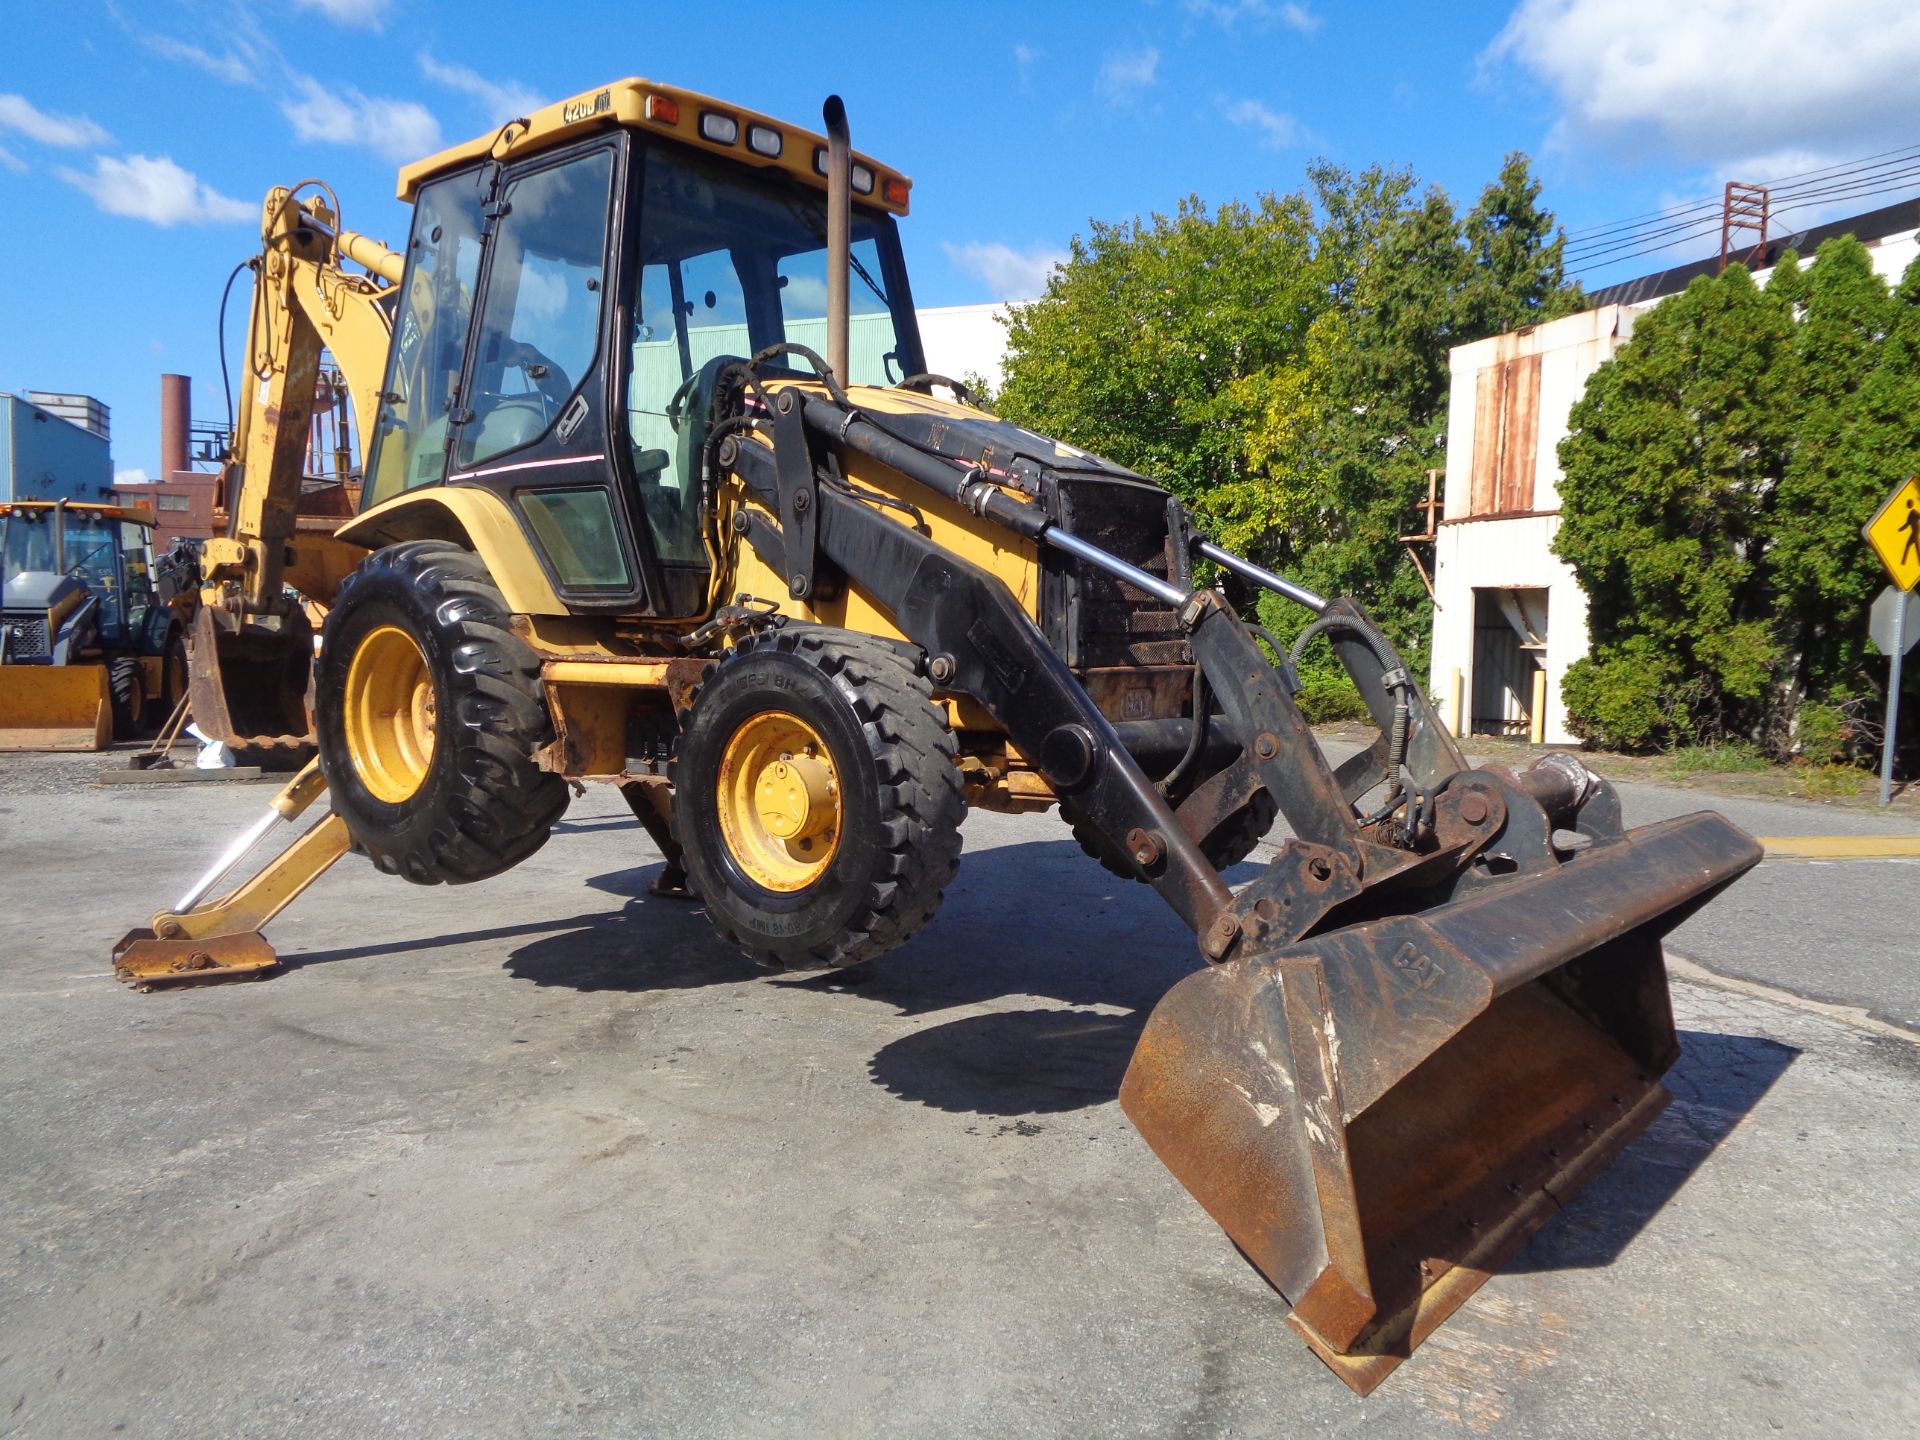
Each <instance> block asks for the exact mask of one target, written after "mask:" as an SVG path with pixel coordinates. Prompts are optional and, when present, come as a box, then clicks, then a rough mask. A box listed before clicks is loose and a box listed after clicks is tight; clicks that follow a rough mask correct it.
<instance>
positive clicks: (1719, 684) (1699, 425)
mask: <svg viewBox="0 0 1920 1440" xmlns="http://www.w3.org/2000/svg"><path fill="white" fill-rule="evenodd" d="M1795 339H1796V335H1795V327H1794V319H1793V311H1792V308H1791V306H1790V305H1789V303H1788V302H1787V300H1786V299H1785V298H1784V297H1783V295H1781V294H1776V293H1772V292H1769V291H1764V290H1761V289H1760V288H1758V287H1757V286H1756V285H1755V284H1754V283H1753V280H1752V278H1751V277H1750V276H1749V275H1748V274H1747V272H1746V270H1745V269H1744V268H1742V267H1740V266H1737V265H1736V266H1730V267H1729V268H1728V269H1727V271H1726V273H1725V274H1723V275H1721V276H1718V277H1716V278H1711V279H1709V278H1706V277H1702V278H1700V279H1696V280H1695V281H1694V282H1693V283H1692V284H1691V285H1689V286H1688V287H1687V289H1686V291H1685V292H1684V293H1682V294H1680V295H1677V296H1674V297H1673V298H1671V299H1669V300H1667V301H1666V302H1664V303H1663V304H1662V305H1661V306H1660V307H1659V308H1658V309H1656V310H1653V311H1651V312H1650V313H1648V314H1646V315H1644V316H1642V317H1640V319H1639V321H1638V322H1637V324H1636V326H1635V329H1634V334H1633V337H1632V339H1630V340H1629V341H1628V342H1627V343H1626V344H1625V345H1624V346H1622V347H1621V349H1620V351H1619V353H1618V354H1617V355H1616V356H1615V357H1614V359H1613V360H1612V361H1611V362H1610V363H1609V364H1607V365H1604V366H1602V367H1601V368H1600V369H1599V370H1598V371H1596V372H1595V374H1594V376H1593V378H1592V379H1591V380H1590V381H1589V382H1588V384H1587V389H1586V393H1585V395H1584V396H1583V397H1582V398H1581V399H1580V401H1579V402H1578V403H1577V404H1576V405H1575V406H1574V407H1573V411H1572V413H1571V415H1570V417H1569V432H1568V435H1567V437H1566V439H1565V440H1563V441H1562V442H1561V445H1560V463H1561V468H1562V471H1563V478H1562V480H1561V482H1560V501H1561V505H1562V519H1561V525H1560V530H1559V533H1558V536H1557V537H1556V539H1555V542H1554V549H1555V551H1556V553H1558V554H1559V555H1560V556H1561V558H1563V559H1564V560H1566V561H1567V563H1568V564H1569V565H1571V566H1572V567H1573V570H1574V573H1575V574H1576V575H1577V576H1578V577H1579V580H1580V584H1581V587H1582V588H1583V589H1584V590H1585V591H1586V594H1587V598H1588V601H1589V603H1590V606H1591V610H1590V615H1589V630H1590V633H1591V636H1592V641H1593V650H1592V653H1591V654H1590V655H1589V656H1588V657H1587V658H1586V659H1584V660H1582V661H1579V662H1578V663H1577V664H1576V665H1575V666H1574V667H1573V668H1572V670H1571V671H1570V672H1569V673H1568V676H1567V680H1566V686H1565V694H1566V700H1567V706H1568V710H1569V712H1570V714H1571V717H1572V720H1573V723H1574V726H1575V728H1576V729H1578V730H1581V731H1583V733H1586V734H1588V735H1590V736H1592V737H1593V738H1595V739H1598V740H1601V741H1602V742H1604V743H1609V744H1614V745H1624V746H1639V745H1645V744H1649V743H1652V742H1655V741H1658V740H1662V739H1665V738H1668V737H1671V736H1681V737H1687V738H1692V737H1695V736H1703V737H1707V738H1717V736H1718V735H1719V734H1721V733H1724V732H1725V731H1726V730H1728V729H1729V728H1732V729H1737V730H1753V729H1755V728H1756V727H1757V726H1758V724H1759V723H1760V721H1761V719H1762V718H1763V714H1764V711H1765V708H1766V702H1767V699H1768V692H1769V685H1770V682H1771V679H1772V674H1773V667H1774V664H1775V661H1776V659H1777V648H1776V645H1775V642H1774V633H1773V605H1772V588H1771V576H1770V573H1769V558H1768V548H1769V541H1770V539H1771V537H1772V535H1773V533H1774V525H1773V511H1774V508H1775V505H1776V503H1777V498H1778V493H1779V488H1780V477H1781V475H1782V474H1783V472H1784V471H1785V468H1786V464H1787V460H1788V456H1789V453H1790V446H1791V442H1792V436H1793V427H1794V422H1795V416H1794V395H1793V373H1794V372H1793V367H1792V365H1791V364H1790V363H1789V362H1790V360H1791V358H1792V356H1793V351H1794V343H1795Z"/></svg>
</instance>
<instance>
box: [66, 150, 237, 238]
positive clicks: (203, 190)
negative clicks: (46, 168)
mask: <svg viewBox="0 0 1920 1440" xmlns="http://www.w3.org/2000/svg"><path fill="white" fill-rule="evenodd" d="M56 173H57V174H58V175H59V176H60V178H61V179H62V180H64V181H66V182H67V183H68V184H69V185H72V186H74V187H75V188H76V189H79V190H81V191H84V192H85V193H86V194H88V195H90V196H92V197H93V203H94V204H95V205H97V206H99V207H100V209H102V210H104V211H106V213H107V214H109V215H125V216H127V217H128V218H130V219H134V220H146V221H150V222H151V223H153V224H155V225H161V226H169V227H170V226H174V225H219V224H229V223H238V222H239V221H242V220H253V219H256V218H258V216H259V214H260V207H259V206H257V205H250V204H248V203H247V202H246V201H245V200H235V199H234V198H233V197H232V196H230V195H222V194H221V193H220V192H219V191H218V190H215V189H214V188H213V187H212V186H211V185H209V184H207V183H206V182H205V181H204V180H201V179H200V178H199V177H198V176H196V175H195V174H194V173H193V172H192V171H191V170H184V169H182V168H181V167H180V166H178V165H176V164H174V163H173V161H172V160H170V159H168V158H167V157H166V156H165V155H160V156H152V155H127V156H124V157H115V156H112V155H96V156H94V157H93V173H92V174H91V175H88V174H85V173H83V172H81V171H78V170H69V169H66V168H65V167H62V168H61V169H60V170H58V171H57V172H56Z"/></svg>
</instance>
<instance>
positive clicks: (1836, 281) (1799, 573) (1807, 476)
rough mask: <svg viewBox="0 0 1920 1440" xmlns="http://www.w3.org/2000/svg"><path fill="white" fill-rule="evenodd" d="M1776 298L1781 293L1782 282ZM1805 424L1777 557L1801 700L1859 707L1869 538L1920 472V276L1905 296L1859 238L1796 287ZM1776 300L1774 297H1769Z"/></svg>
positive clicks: (1818, 263) (1871, 580)
mask: <svg viewBox="0 0 1920 1440" xmlns="http://www.w3.org/2000/svg"><path fill="white" fill-rule="evenodd" d="M1775 283H1776V284H1778V281H1776V282H1775ZM1790 285H1791V289H1790V290H1789V291H1788V292H1787V293H1789V294H1790V295H1792V296H1794V297H1796V298H1798V299H1799V300H1800V303H1801V304H1802V305H1803V307H1804V311H1803V315H1802V318H1801V321H1800V325H1799V328H1798V330H1797V331H1796V333H1795V335H1794V344H1793V357H1792V358H1793V372H1794V380H1793V385H1794V392H1795V400H1796V409H1797V417H1796V424H1795V435H1794V443H1793V451H1792V455H1791V458H1790V459H1789V461H1788V463H1787V466H1786V470H1785V473H1784V474H1783V475H1782V476H1781V481H1780V495H1779V501H1778V505H1777V511H1776V517H1775V543H1774V547H1773V552H1772V555H1771V557H1770V558H1771V562H1772V566H1773V569H1774V573H1775V577H1776V584H1777V592H1776V595H1775V599H1774V609H1775V615H1776V617H1777V620H1778V626H1779V634H1780V638H1781V641H1782V643H1783V645H1785V646H1786V648H1787V650H1788V653H1789V655H1790V656H1791V669H1790V672H1789V673H1788V674H1787V675H1785V676H1783V679H1784V681H1785V682H1786V684H1787V685H1788V687H1789V694H1790V696H1791V697H1793V698H1797V697H1798V696H1799V695H1802V694H1807V695H1827V694H1830V693H1836V692H1837V693H1850V692H1852V691H1854V690H1856V689H1858V688H1860V687H1862V686H1863V684H1864V679H1865V676H1866V674H1867V672H1868V670H1869V668H1870V667H1869V665H1868V659H1867V654H1866V636H1865V630H1864V622H1863V618H1862V617H1863V616H1864V615H1865V613H1866V610H1867V607H1868V606H1869V605H1871V604H1872V603H1873V597H1874V595H1875V594H1877V593H1878V592H1879V590H1880V587H1881V586H1882V585H1884V584H1885V583H1886V576H1885V574H1884V572H1883V571H1882V570H1881V567H1880V562H1879V561H1878V560H1877V559H1876V558H1875V556H1874V555H1873V553H1872V551H1871V550H1870V549H1869V548H1868V547H1867V546H1865V545H1864V544H1862V543H1861V540H1860V525H1861V523H1862V521H1864V520H1865V519H1866V518H1867V517H1868V516H1869V515H1871V514H1872V513H1873V508H1874V506H1876V505H1878V504H1879V503H1880V500H1881V498H1882V497H1883V496H1884V495H1885V494H1886V492H1887V490H1888V488H1889V487H1890V486H1891V485H1893V484H1894V483H1895V482H1896V481H1898V480H1900V479H1902V478H1904V477H1905V476H1907V475H1910V474H1913V473H1914V472H1915V470H1916V469H1917V468H1920V343H1917V342H1920V333H1917V332H1920V324H1916V320H1917V319H1920V312H1916V310H1915V306H1914V304H1913V300H1914V298H1915V297H1916V294H1920V265H1916V266H1915V267H1913V268H1912V269H1910V270H1909V271H1908V275H1907V279H1906V283H1905V284H1903V286H1902V287H1901V289H1900V291H1899V292H1898V293H1894V292H1890V291H1889V289H1888V287H1887V284H1886V282H1885V281H1884V280H1882V279H1881V278H1880V277H1879V276H1878V275H1877V274H1875V273H1874V270H1873V261H1872V256H1871V254H1870V253H1869V252H1868V250H1867V248H1866V246H1864V245H1862V244H1861V243H1860V242H1859V241H1858V240H1856V239H1855V238H1854V237H1853V236H1851V235H1845V236H1840V237H1837V238H1835V239H1832V240H1829V241H1827V242H1826V243H1825V244H1823V245H1822V246H1821V247H1820V249H1819V252H1818V253H1817V255H1816V256H1815V263H1814V264H1813V266H1812V267H1811V268H1810V269H1808V270H1807V271H1805V272H1801V273H1799V274H1795V275H1793V276H1791V277H1790ZM1769 288H1772V287H1769Z"/></svg>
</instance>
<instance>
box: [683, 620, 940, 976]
mask: <svg viewBox="0 0 1920 1440" xmlns="http://www.w3.org/2000/svg"><path fill="white" fill-rule="evenodd" d="M954 757H955V745H954V738H953V734H952V732H951V731H950V730H948V728H947V723H946V717H945V715H944V714H943V713H942V712H941V711H940V710H939V709H937V708H936V707H935V706H934V704H933V697H932V691H931V689H930V687H929V686H928V683H927V681H926V679H925V677H924V676H922V675H921V673H920V671H919V669H918V668H917V667H916V666H915V665H914V663H913V662H912V661H910V660H908V659H907V658H906V657H905V656H903V655H902V653H901V652H900V650H899V649H897V648H895V647H894V646H892V645H890V644H888V643H887V642H886V641H883V640H879V639H876V638H874V637H871V636H866V635H856V634H851V633H849V632H847V631H842V630H830V629H826V628H823V627H817V626H802V625H789V626H786V627H784V628H782V629H780V630H776V631H774V632H772V633H770V634H763V635H759V636H755V637H753V638H751V639H748V640H745V641H743V642H742V643H741V644H740V645H739V646H738V647H736V648H735V649H734V650H733V651H732V652H731V653H730V654H729V655H728V656H727V657H726V658H725V659H723V660H721V661H720V662H719V663H718V664H716V665H715V666H714V667H713V668H712V669H711V670H709V671H708V673H707V677H706V679H705V680H704V681H703V682H702V684H701V686H700V688H699V690H698V692H697V693H696V694H695V697H694V700H693V704H692V705H691V707H690V708H689V709H688V711H687V713H686V715H685V718H684V720H683V723H682V726H681V733H680V737H679V740H678V743H677V745H676V747H675V753H674V762H673V779H674V832H675V836H676V838H677V839H678V840H679V842H680V845H681V847H682V849H683V850H684V852H685V863H686V868H687V872H688V874H689V876H690V878H691V880H692V884H693V888H694V890H695V892H696V893H697V894H698V895H699V896H700V898H701V900H702V901H703V902H705V905H706V909H707V914H708V916H709V917H710V918H711V919H712V921H713V923H714V927H715V928H716V929H717V930H718V931H719V932H720V934H721V935H722V937H724V938H725V939H727V940H729V941H731V942H732V943H733V944H735V945H737V946H739V947H740V949H741V950H743V951H744V952H745V953H746V954H747V955H748V956H749V957H751V958H752V959H753V960H755V961H757V962H758V963H759V964H761V965H764V966H766V967H768V968H770V969H799V970H816V969H824V968H829V967H833V966H843V965H854V964H858V963H859V962H861V961H863V960H871V959H872V958H873V957H875V956H876V955H880V954H883V953H885V952H886V951H888V950H891V949H893V948H894V947H895V946H898V945H901V944H904V943H905V942H906V941H907V939H908V938H909V937H911V936H912V935H913V934H914V932H916V931H917V930H919V929H920V927H921V926H923V925H925V924H926V923H927V921H929V920H931V919H932V918H933V914H934V911H935V910H937V909H938V908H939V905H940V900H941V897H942V893H943V891H944V889H945V887H946V885H947V883H948V882H949V881H951V880H952V879H953V876H954V873H955V871H956V870H957V869H958V868H959V864H960V821H961V819H962V818H963V816H964V815H965V813H966V804H965V801H964V800H963V799H962V797H961V792H960V774H959V771H958V769H957V768H956V766H955V764H954ZM776 767H785V768H784V769H776ZM809 770H810V771H811V774H812V776H813V778H812V779H811V780H807V779H806V776H805V774H804V773H803V774H802V776H801V779H802V780H803V781H805V783H804V784H802V783H800V782H797V781H793V779H792V777H793V775H794V774H795V772H796V771H800V772H807V771H809ZM770 771H774V772H775V775H774V780H773V781H770V782H768V783H776V782H777V783H788V784H790V786H791V788H790V790H789V791H788V792H787V793H794V794H797V793H798V792H799V790H801V789H805V790H807V792H808V794H809V795H810V796H811V797H812V798H811V799H810V800H808V801H805V802H801V803H799V805H798V808H797V809H796V810H795V811H794V812H793V814H792V815H791V816H789V817H788V822H787V823H786V824H785V825H784V826H782V825H778V824H776V823H775V822H779V821H780V820H781V816H780V815H779V814H776V813H775V812H774V811H770V810H767V809H759V810H756V808H755V806H756V797H761V796H762V795H763V793H765V794H772V793H774V792H773V791H766V792H763V790H762V788H761V786H762V783H763V780H765V779H766V777H767V776H768V773H769V772H770ZM783 776H784V777H785V779H784V780H782V779H781V777H783ZM823 807H824V808H823ZM823 814H824V815H826V816H828V817H829V818H826V819H822V818H821V817H822V815H823ZM769 816H771V817H772V818H771V819H769V818H768V817H769ZM809 816H811V818H808V817H809ZM809 825H817V826H819V827H820V828H818V829H817V830H812V831H809V830H808V829H807V826H809ZM788 829H791V830H792V832H793V833H792V837H791V838H784V836H785V833H786V830H788Z"/></svg>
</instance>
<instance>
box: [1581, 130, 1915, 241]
mask: <svg viewBox="0 0 1920 1440" xmlns="http://www.w3.org/2000/svg"><path fill="white" fill-rule="evenodd" d="M1889 157H1898V159H1897V160H1895V161H1894V162H1893V163H1903V162H1905V161H1907V160H1912V159H1915V158H1920V150H1915V149H1907V148H1902V147H1896V148H1894V149H1892V150H1882V151H1880V152H1878V153H1877V154H1874V155H1866V156H1862V157H1861V158H1859V159H1857V160H1839V161H1835V162H1834V163H1833V164H1831V165H1824V166H1821V167H1819V168H1817V169H1813V170H1796V171H1794V172H1793V173H1792V174H1790V175H1782V176H1779V177H1778V178H1776V179H1773V180H1768V181H1762V182H1760V183H1762V184H1764V185H1765V186H1766V187H1767V188H1768V189H1769V190H1776V191H1777V190H1783V189H1798V188H1801V187H1798V186H1792V185H1790V184H1789V182H1790V181H1794V180H1812V179H1814V178H1817V177H1822V176H1826V177H1834V172H1836V171H1840V172H1844V173H1848V174H1851V173H1853V172H1852V171H1851V170H1849V169H1848V167H1850V166H1851V167H1861V168H1871V167H1872V166H1873V164H1874V162H1876V161H1884V160H1888V159H1889ZM1835 178H1837V177H1835ZM1719 208H1720V197H1719V196H1717V195H1714V196H1703V197H1702V198H1700V199H1698V200H1680V201H1675V202H1674V203H1673V204H1672V205H1669V206H1667V207H1665V208H1664V209H1660V210H1648V211H1644V212H1642V213H1641V214H1638V215H1629V216H1627V217H1626V218H1625V219H1624V220H1609V221H1603V222H1602V223H1601V224H1598V225H1589V226H1587V227H1585V228H1584V229H1580V230H1569V231H1568V232H1567V240H1568V241H1569V242H1570V243H1575V244H1577V243H1579V242H1582V241H1585V240H1588V239H1592V238H1594V237H1597V236H1599V235H1603V234H1611V233H1613V232H1614V231H1617V230H1625V229H1631V228H1634V227H1635V226H1637V225H1639V224H1640V223H1641V222H1646V221H1661V220H1673V219H1679V218H1681V217H1683V216H1686V215H1690V214H1692V213H1694V212H1695V211H1699V210H1713V211H1718V210H1719Z"/></svg>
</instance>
